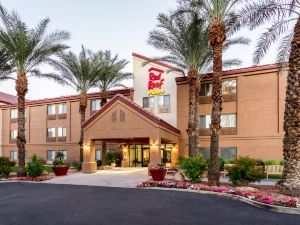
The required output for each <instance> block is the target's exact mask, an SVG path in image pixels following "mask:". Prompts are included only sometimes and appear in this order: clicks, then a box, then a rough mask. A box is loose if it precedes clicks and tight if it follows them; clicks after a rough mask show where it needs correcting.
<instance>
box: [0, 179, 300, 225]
mask: <svg viewBox="0 0 300 225" xmlns="http://www.w3.org/2000/svg"><path fill="white" fill-rule="evenodd" d="M52 224H57V225H67V224H70V225H77V224H88V225H93V224H97V225H111V224H113V225H117V224H122V225H127V224H128V225H135V224H137V225H150V224H151V225H160V224H162V225H168V224H170V225H177V224H178V225H179V224H180V225H193V224H197V225H202V224H203V225H248V224H249V225H260V224H261V225H292V224H295V225H296V224H297V225H299V224H300V216H297V215H288V214H279V213H273V212H269V211H266V210H263V209H258V208H255V207H253V206H250V205H247V204H245V203H241V202H239V201H234V200H228V199H225V198H220V197H216V196H211V195H200V194H194V193H187V192H173V191H157V190H142V189H133V188H112V187H92V186H74V185H61V184H60V185H56V184H30V183H0V225H52Z"/></svg>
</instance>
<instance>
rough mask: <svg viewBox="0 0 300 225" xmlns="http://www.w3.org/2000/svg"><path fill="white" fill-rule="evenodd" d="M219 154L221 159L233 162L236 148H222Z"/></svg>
mask: <svg viewBox="0 0 300 225" xmlns="http://www.w3.org/2000/svg"><path fill="white" fill-rule="evenodd" d="M220 152H221V153H220V155H221V158H222V159H224V160H225V161H231V160H235V159H236V157H237V148H235V147H223V148H221V149H220Z"/></svg>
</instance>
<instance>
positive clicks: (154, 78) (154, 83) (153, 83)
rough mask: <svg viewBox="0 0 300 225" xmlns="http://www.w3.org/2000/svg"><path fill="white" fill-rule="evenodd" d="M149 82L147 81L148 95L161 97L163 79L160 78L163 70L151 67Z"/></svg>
mask: <svg viewBox="0 0 300 225" xmlns="http://www.w3.org/2000/svg"><path fill="white" fill-rule="evenodd" d="M148 72H149V81H148V95H149V96H151V95H161V94H163V93H165V91H164V90H163V89H162V85H163V84H164V80H165V79H164V78H162V74H163V73H164V72H165V71H164V70H161V69H158V68H155V67H151V68H150V69H149V70H148Z"/></svg>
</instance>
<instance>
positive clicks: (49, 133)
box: [47, 128, 55, 138]
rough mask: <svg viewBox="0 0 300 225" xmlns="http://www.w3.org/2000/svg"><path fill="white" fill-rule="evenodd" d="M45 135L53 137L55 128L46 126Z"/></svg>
mask: <svg viewBox="0 0 300 225" xmlns="http://www.w3.org/2000/svg"><path fill="white" fill-rule="evenodd" d="M47 137H49V138H51V137H55V128H48V129H47Z"/></svg>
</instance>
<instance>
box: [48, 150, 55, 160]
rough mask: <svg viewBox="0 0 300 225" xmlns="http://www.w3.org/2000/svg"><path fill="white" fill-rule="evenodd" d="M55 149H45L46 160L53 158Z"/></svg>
mask: <svg viewBox="0 0 300 225" xmlns="http://www.w3.org/2000/svg"><path fill="white" fill-rule="evenodd" d="M55 155H56V154H55V150H48V151H47V160H55Z"/></svg>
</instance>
